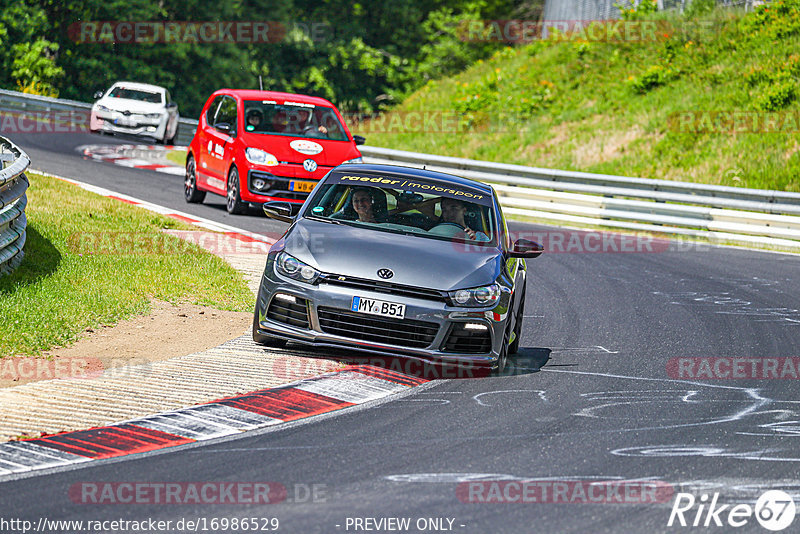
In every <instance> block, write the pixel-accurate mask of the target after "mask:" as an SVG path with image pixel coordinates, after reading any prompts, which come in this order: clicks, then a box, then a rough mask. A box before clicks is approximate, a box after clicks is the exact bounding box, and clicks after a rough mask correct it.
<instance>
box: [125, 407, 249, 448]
mask: <svg viewBox="0 0 800 534" xmlns="http://www.w3.org/2000/svg"><path fill="white" fill-rule="evenodd" d="M129 424H132V425H136V426H142V427H145V428H149V429H151V430H158V431H161V432H166V433H168V434H174V435H176V436H182V437H184V438H190V439H194V440H197V441H202V440H206V439H211V438H216V437H220V436H229V435H231V434H236V433H238V432H240V430H239V429H238V428H233V427H230V426H225V427H222V426H220V425H218V424H216V423H211V422H207V421H201V420H199V419H196V418H193V417H189V416H186V415H183V414H180V413H174V412H173V413H166V414H162V415H154V416H152V417H144V418H142V419H135V420H133V421H130V422H129Z"/></svg>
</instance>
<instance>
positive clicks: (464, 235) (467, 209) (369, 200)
mask: <svg viewBox="0 0 800 534" xmlns="http://www.w3.org/2000/svg"><path fill="white" fill-rule="evenodd" d="M493 203H494V202H493V196H492V195H491V194H486V192H484V191H480V190H478V189H473V188H471V187H467V186H463V185H457V184H452V183H448V182H439V181H431V180H422V179H416V178H414V179H409V178H403V177H395V176H390V175H376V174H367V173H360V172H359V173H356V172H354V173H352V174H340V175H331V176H328V178H326V180H325V183H324V184H321V185H320V186H319V187H317V188H316V189H315V190H314V194H313V196H312V198H310V199H309V201H308V204H307V206H306V208H305V211H304V215H305V216H306V217H310V218H313V219H317V220H323V221H326V222H331V223H339V224H348V225H354V226H360V227H364V228H369V229H371V230H375V231H378V232H388V233H402V234H407V235H414V236H419V237H423V238H429V239H438V240H445V241H450V240H458V241H467V242H476V243H487V244H492V245H496V244H497V231H496V228H497V224H496V221H495V217H494V210H493V209H492V206H493Z"/></svg>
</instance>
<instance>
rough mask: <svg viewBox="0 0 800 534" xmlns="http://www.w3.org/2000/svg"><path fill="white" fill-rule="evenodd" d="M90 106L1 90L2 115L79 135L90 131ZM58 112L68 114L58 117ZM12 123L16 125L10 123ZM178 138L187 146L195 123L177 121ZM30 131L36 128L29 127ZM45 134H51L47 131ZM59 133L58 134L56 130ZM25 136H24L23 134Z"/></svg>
mask: <svg viewBox="0 0 800 534" xmlns="http://www.w3.org/2000/svg"><path fill="white" fill-rule="evenodd" d="M91 109H92V105H91V104H87V103H86V102H78V101H76V100H66V99H63V98H52V97H49V96H40V95H29V94H26V93H18V92H16V91H7V90H4V89H0V111H3V112H7V113H14V114H18V115H20V116H25V115H26V114H27V115H28V116H30V117H31V118H32V119H34V120H39V121H49V122H51V123H52V122H55V123H59V124H63V125H65V126H66V125H69V126H71V127H73V129H74V130H76V131H85V132H88V131H89V112H90V111H91ZM58 112H65V113H63V114H61V115H60V114H59V113H58ZM41 113H47V114H49V115H48V116H47V117H41V116H39V117H37V116H36V115H37V114H41ZM11 122H12V123H13V121H11ZM178 124H179V127H178V138H177V139H176V140H175V142H176V143H177V144H179V145H188V144H189V142H190V141H191V140H192V137H193V136H194V131H195V130H196V129H197V121H196V120H192V119H183V118H182V119H180V121H178ZM27 127H28V128H33V126H31V125H28V126H27ZM44 131H49V130H47V129H44ZM57 131H58V130H57ZM23 133H24V132H23Z"/></svg>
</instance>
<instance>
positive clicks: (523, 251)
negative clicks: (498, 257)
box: [508, 239, 544, 258]
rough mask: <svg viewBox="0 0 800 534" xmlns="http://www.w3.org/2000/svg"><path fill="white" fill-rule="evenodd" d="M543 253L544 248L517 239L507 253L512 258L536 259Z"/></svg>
mask: <svg viewBox="0 0 800 534" xmlns="http://www.w3.org/2000/svg"><path fill="white" fill-rule="evenodd" d="M542 252H544V247H542V245H540V244H539V243H537V242H536V241H529V240H527V239H518V240H516V241H515V242H514V248H513V249H512V250H511V251H510V252H509V253H508V255H509V256H511V257H512V258H538V257H539V256H541V255H542Z"/></svg>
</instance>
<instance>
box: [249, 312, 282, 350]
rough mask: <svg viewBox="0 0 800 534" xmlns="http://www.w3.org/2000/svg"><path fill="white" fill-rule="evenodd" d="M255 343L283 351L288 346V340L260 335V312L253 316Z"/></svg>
mask: <svg viewBox="0 0 800 534" xmlns="http://www.w3.org/2000/svg"><path fill="white" fill-rule="evenodd" d="M253 341H255V342H256V343H258V344H259V345H264V346H265V347H271V348H274V349H281V348H283V347H285V346H286V340H285V339H280V338H277V337H271V336H265V335H264V334H259V333H258V310H256V312H255V313H254V314H253Z"/></svg>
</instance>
